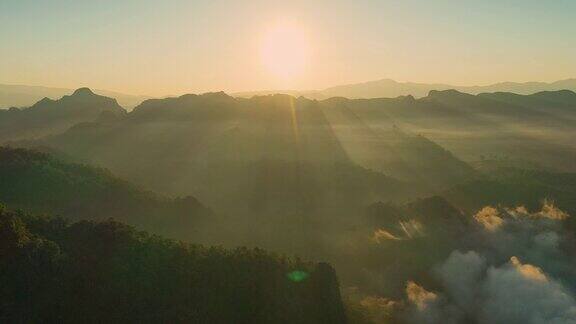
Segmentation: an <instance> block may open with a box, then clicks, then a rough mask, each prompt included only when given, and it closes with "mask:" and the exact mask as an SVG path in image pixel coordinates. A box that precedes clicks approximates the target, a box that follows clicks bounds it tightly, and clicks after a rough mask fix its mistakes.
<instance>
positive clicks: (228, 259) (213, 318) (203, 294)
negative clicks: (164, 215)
mask: <svg viewBox="0 0 576 324" xmlns="http://www.w3.org/2000/svg"><path fill="white" fill-rule="evenodd" d="M104 212H105V211H104ZM80 217H82V216H81V214H79V215H78V217H76V218H80ZM0 234H1V235H0V269H1V270H0V274H1V275H0V292H1V293H0V310H1V312H0V320H1V321H2V322H10V323H25V322H26V323H32V322H63V323H75V322H86V321H89V322H123V323H127V322H129V323H136V322H137V323H151V322H171V323H262V324H264V323H303V324H316V323H317V324H321V323H335V324H338V323H346V322H347V321H346V314H345V313H344V309H343V305H342V299H341V297H340V292H339V286H338V280H337V278H336V274H335V272H334V269H333V268H332V267H331V266H330V265H328V264H326V263H311V262H303V261H300V260H298V259H292V258H286V257H278V256H274V255H272V254H270V253H267V252H265V251H263V250H261V249H247V248H237V249H234V250H224V249H222V248H216V247H204V246H199V245H191V244H187V243H183V242H176V241H171V240H166V239H162V238H160V237H158V236H153V235H149V234H147V233H144V232H138V231H136V230H135V229H134V228H132V227H129V226H127V225H124V224H122V223H118V222H115V221H111V220H109V221H105V222H91V221H82V222H77V223H69V222H67V221H65V220H63V219H60V218H49V217H34V216H30V215H27V214H23V213H21V212H11V211H9V210H6V209H5V208H0Z"/></svg>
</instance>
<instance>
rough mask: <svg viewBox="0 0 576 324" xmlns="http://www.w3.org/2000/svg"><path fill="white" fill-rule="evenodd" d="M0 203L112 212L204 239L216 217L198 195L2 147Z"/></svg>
mask: <svg viewBox="0 0 576 324" xmlns="http://www.w3.org/2000/svg"><path fill="white" fill-rule="evenodd" d="M0 203H2V204H4V205H6V206H8V207H10V208H18V209H23V210H26V211H29V212H34V213H49V214H55V215H60V216H63V217H66V218H67V219H70V220H73V221H78V220H98V221H102V220H106V219H109V218H114V219H116V220H120V221H123V222H126V223H129V224H132V225H134V226H136V227H137V228H139V229H145V230H149V231H152V232H154V233H157V234H164V235H167V236H170V237H173V238H179V239H187V240H194V241H200V240H201V239H202V237H201V236H200V235H199V234H198V232H199V229H200V227H201V226H203V225H204V224H209V223H211V222H214V221H215V217H214V215H213V214H212V212H211V211H210V210H208V209H207V208H206V207H204V206H203V205H202V204H201V203H200V202H198V200H196V199H195V198H194V197H182V198H176V199H171V198H167V197H164V196H161V195H158V194H154V193H152V192H149V191H143V190H141V189H139V188H137V187H136V186H134V185H132V184H130V183H128V182H126V181H123V180H121V179H119V178H117V177H115V176H113V175H112V174H111V173H110V172H108V171H107V170H104V169H98V168H93V167H90V166H86V165H80V164H74V163H68V162H64V161H62V160H59V159H56V158H54V157H52V156H51V155H49V154H46V153H40V152H35V151H30V150H24V149H12V148H7V147H0Z"/></svg>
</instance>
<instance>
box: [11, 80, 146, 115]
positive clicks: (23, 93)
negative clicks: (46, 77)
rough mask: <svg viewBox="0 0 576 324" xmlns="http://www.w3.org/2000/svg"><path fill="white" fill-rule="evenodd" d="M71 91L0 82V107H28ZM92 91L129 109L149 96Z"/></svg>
mask: <svg viewBox="0 0 576 324" xmlns="http://www.w3.org/2000/svg"><path fill="white" fill-rule="evenodd" d="M73 92H74V89H66V88H52V87H41V86H29V85H9V84H0V109H1V108H10V107H28V106H32V105H33V104H34V103H36V102H37V101H39V100H41V99H43V98H49V99H58V98H61V97H63V96H65V95H70V94H72V93H73ZM94 92H95V93H97V94H99V95H102V96H106V97H111V98H115V99H116V100H117V101H118V103H119V104H120V105H121V106H122V107H124V108H127V109H131V108H133V107H135V106H137V105H138V104H140V103H141V102H142V101H144V100H146V99H149V98H150V97H147V96H134V95H128V94H124V93H119V92H113V91H106V90H94Z"/></svg>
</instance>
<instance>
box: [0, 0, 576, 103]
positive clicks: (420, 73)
mask: <svg viewBox="0 0 576 324" xmlns="http://www.w3.org/2000/svg"><path fill="white" fill-rule="evenodd" d="M575 13H576V1H574V0H551V1H543V0H481V1H480V0H476V1H471V0H434V1H430V0H403V1H392V0H379V1H376V0H354V1H353V0H347V1H344V0H330V1H328V0H314V1H305V0H290V1H288V0H284V1H274V0H272V1H263V0H235V1H231V0H230V1H225V0H187V1H185V0H163V1H153V0H98V1H95V0H92V1H82V0H0V83H3V84H26V85H43V86H52V87H65V88H77V87H80V86H89V87H92V88H96V89H106V90H114V91H119V92H125V93H130V94H145V95H153V96H157V95H175V94H181V93H188V92H192V93H199V92H206V91H220V90H223V91H227V92H236V91H250V90H266V89H300V90H304V89H322V88H326V87H329V86H334V85H340V84H347V83H355V82H364V81H370V80H377V79H383V78H390V79H395V80H398V81H412V82H426V83H448V84H453V85H484V84H489V83H494V82H500V81H518V82H524V81H555V80H560V79H567V78H573V77H576V59H574V58H575V57H576V37H575V36H574V34H575V32H576V19H575V16H574V15H575Z"/></svg>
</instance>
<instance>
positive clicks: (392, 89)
mask: <svg viewBox="0 0 576 324" xmlns="http://www.w3.org/2000/svg"><path fill="white" fill-rule="evenodd" d="M450 89H454V90H458V91H460V92H464V93H468V94H480V93H484V92H512V93H516V94H524V95H528V94H533V93H537V92H541V91H558V90H571V91H576V79H566V80H560V81H555V82H550V83H546V82H524V83H521V82H501V83H495V84H490V85H485V86H457V85H449V84H441V83H416V82H398V81H394V80H391V79H382V80H375V81H368V82H362V83H353V84H345V85H338V86H334V87H329V88H326V89H322V90H308V91H296V90H276V91H272V90H269V91H252V92H239V93H235V94H233V95H234V96H238V97H251V96H254V95H268V94H276V93H282V94H289V95H292V96H304V97H307V98H310V99H318V100H323V99H328V98H331V97H346V98H351V99H354V98H394V97H399V96H414V97H417V98H421V97H426V96H427V95H428V93H429V92H430V91H432V90H438V91H442V90H450Z"/></svg>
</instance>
